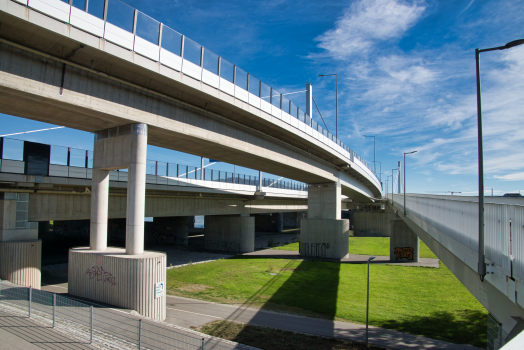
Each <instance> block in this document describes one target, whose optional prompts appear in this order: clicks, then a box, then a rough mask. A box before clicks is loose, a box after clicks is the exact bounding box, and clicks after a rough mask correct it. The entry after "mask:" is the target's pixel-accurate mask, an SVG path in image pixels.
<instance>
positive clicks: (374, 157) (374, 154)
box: [362, 135, 377, 174]
mask: <svg viewBox="0 0 524 350" xmlns="http://www.w3.org/2000/svg"><path fill="white" fill-rule="evenodd" d="M362 136H364V137H372V138H373V164H374V166H375V174H376V173H377V163H376V161H377V160H376V153H375V136H373V135H370V136H367V135H362Z"/></svg>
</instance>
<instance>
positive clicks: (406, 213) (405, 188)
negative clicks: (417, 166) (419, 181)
mask: <svg viewBox="0 0 524 350" xmlns="http://www.w3.org/2000/svg"><path fill="white" fill-rule="evenodd" d="M413 153H417V151H413V152H407V153H404V216H406V215H407V213H406V154H413Z"/></svg>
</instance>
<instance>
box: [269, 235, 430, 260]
mask: <svg viewBox="0 0 524 350" xmlns="http://www.w3.org/2000/svg"><path fill="white" fill-rule="evenodd" d="M272 249H279V250H294V251H297V252H298V242H295V243H290V244H286V245H283V246H280V247H274V248H272ZM349 254H363V255H382V256H389V237H349ZM420 257H421V258H433V259H436V258H437V257H436V255H435V254H433V252H432V251H431V250H430V249H429V248H428V246H427V245H425V244H424V242H422V241H420Z"/></svg>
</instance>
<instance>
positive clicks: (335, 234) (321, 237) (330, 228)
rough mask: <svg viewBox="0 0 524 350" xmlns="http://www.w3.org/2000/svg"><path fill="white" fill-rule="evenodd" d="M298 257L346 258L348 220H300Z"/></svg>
mask: <svg viewBox="0 0 524 350" xmlns="http://www.w3.org/2000/svg"><path fill="white" fill-rule="evenodd" d="M299 249H300V255H302V256H304V257H311V258H326V259H337V260H339V259H343V258H345V257H347V256H348V249H349V220H348V219H340V220H335V219H302V220H301V222H300V248H299Z"/></svg>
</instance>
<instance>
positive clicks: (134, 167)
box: [126, 138, 147, 255]
mask: <svg viewBox="0 0 524 350" xmlns="http://www.w3.org/2000/svg"><path fill="white" fill-rule="evenodd" d="M142 141H143V142H138V145H137V146H138V147H137V148H136V150H133V151H136V157H134V158H135V161H136V163H131V165H130V166H129V175H128V180H127V214H126V217H127V227H126V254H129V255H138V254H142V253H143V252H144V214H145V208H146V151H147V138H145V140H142Z"/></svg>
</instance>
